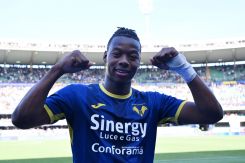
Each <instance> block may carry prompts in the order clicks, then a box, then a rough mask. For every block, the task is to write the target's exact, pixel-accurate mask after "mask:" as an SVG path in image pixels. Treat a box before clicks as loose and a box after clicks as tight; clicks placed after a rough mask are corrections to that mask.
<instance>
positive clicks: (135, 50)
mask: <svg viewBox="0 0 245 163" xmlns="http://www.w3.org/2000/svg"><path fill="white" fill-rule="evenodd" d="M114 50H118V51H123V52H125V51H124V50H122V49H121V48H119V47H115V48H113V49H112V51H114ZM126 52H127V53H128V52H130V53H132V52H135V53H138V54H139V53H140V52H139V51H138V50H137V49H136V48H134V49H129V50H127V51H126Z"/></svg>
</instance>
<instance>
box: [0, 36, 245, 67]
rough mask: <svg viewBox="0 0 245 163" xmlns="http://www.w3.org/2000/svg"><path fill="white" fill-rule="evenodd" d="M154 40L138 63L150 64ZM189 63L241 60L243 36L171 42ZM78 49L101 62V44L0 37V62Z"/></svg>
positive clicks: (37, 60) (49, 60)
mask: <svg viewBox="0 0 245 163" xmlns="http://www.w3.org/2000/svg"><path fill="white" fill-rule="evenodd" d="M167 46H168V45H162V44H158V43H154V44H143V45H142V60H141V62H142V64H146V65H147V64H150V58H151V57H153V56H154V55H155V54H156V53H157V52H158V51H160V49H161V48H163V47H167ZM171 46H173V47H175V48H176V49H177V50H178V51H180V52H182V53H184V55H185V56H186V57H187V60H188V61H189V62H191V63H217V62H233V61H245V39H237V40H222V41H216V42H215V41H209V42H201V43H200V42H199V43H184V44H171ZM76 49H79V50H81V51H82V52H84V54H85V56H86V57H87V58H88V59H89V60H90V61H92V62H94V63H95V65H104V63H103V59H102V56H103V53H104V51H105V50H106V45H105V44H87V43H82V44H80V43H70V44H69V43H47V42H45V43H40V42H39V43H35V42H23V41H21V42H20V41H6V40H5V41H4V40H3V41H1V40H0V64H24V65H53V64H55V63H56V62H57V61H58V59H59V58H61V57H62V56H63V55H65V54H66V53H68V52H70V51H72V50H76Z"/></svg>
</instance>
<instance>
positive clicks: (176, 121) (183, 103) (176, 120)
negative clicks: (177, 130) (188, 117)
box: [174, 101, 187, 124]
mask: <svg viewBox="0 0 245 163" xmlns="http://www.w3.org/2000/svg"><path fill="white" fill-rule="evenodd" d="M186 102H187V101H183V102H182V103H181V104H180V105H179V107H178V110H177V112H176V113H175V117H174V122H175V123H176V124H178V119H179V114H180V112H181V110H182V109H183V107H184V105H185V104H186Z"/></svg>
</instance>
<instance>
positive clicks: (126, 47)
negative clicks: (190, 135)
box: [12, 36, 223, 129]
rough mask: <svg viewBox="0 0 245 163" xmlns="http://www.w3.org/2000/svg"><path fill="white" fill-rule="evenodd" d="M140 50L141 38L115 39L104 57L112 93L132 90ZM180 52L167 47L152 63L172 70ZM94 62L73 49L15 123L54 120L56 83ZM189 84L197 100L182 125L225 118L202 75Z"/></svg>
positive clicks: (24, 101)
mask: <svg viewBox="0 0 245 163" xmlns="http://www.w3.org/2000/svg"><path fill="white" fill-rule="evenodd" d="M140 53H141V45H140V43H139V42H138V41H137V40H134V39H132V38H128V37H123V36H118V37H114V38H113V39H112V41H111V43H110V45H109V47H108V49H107V51H106V52H105V53H104V57H103V59H104V61H105V63H106V66H107V68H106V74H105V82H104V83H103V84H104V87H105V88H106V89H107V90H108V91H109V92H111V93H113V94H118V95H126V94H128V93H129V91H130V89H131V80H132V78H133V76H134V75H135V73H136V72H137V69H138V67H139V65H140ZM177 54H178V52H177V51H176V50H175V49H174V48H163V49H162V50H161V51H160V52H158V53H157V54H156V55H155V56H154V57H153V58H152V59H151V62H152V64H153V65H155V66H157V67H158V68H160V69H168V67H167V66H166V64H165V63H166V62H167V61H169V60H170V59H172V58H174V57H175V56H176V55H177ZM91 65H92V64H91V63H90V62H89V60H88V59H87V58H86V57H85V56H84V55H83V54H82V53H81V52H80V51H73V52H72V53H70V54H69V55H67V56H65V57H64V58H62V59H61V60H60V61H58V62H57V63H56V64H55V65H54V66H53V67H52V68H51V70H50V71H49V72H48V73H47V74H46V75H45V76H44V77H43V78H42V79H41V80H40V81H39V82H38V83H37V84H36V85H35V86H33V87H32V88H31V90H30V91H29V92H28V93H27V94H26V95H25V96H24V98H23V99H22V100H21V102H20V103H19V104H18V106H17V107H16V109H15V111H14V112H13V114H12V122H13V124H14V125H15V126H17V127H19V128H22V129H28V128H32V127H36V126H40V125H43V124H49V123H50V119H49V116H48V114H47V113H46V111H45V109H44V108H43V106H44V102H45V99H46V98H47V95H48V92H49V91H50V89H51V88H52V86H53V85H54V83H55V82H56V81H57V80H58V79H59V78H60V77H61V76H62V75H63V74H65V73H73V72H78V71H81V70H85V69H88V68H89V67H90V66H91ZM188 86H189V88H190V90H191V93H192V95H193V98H194V101H195V102H187V103H186V104H185V105H184V107H183V109H182V111H181V112H180V115H179V119H178V121H179V123H180V124H210V123H216V122H217V121H219V120H220V119H222V117H223V110H222V107H221V106H220V104H219V102H218V101H217V99H216V98H215V96H214V95H213V93H212V92H211V91H210V90H209V88H208V87H207V86H206V85H205V84H204V83H203V81H202V80H201V79H200V78H199V77H198V76H196V77H195V78H194V79H193V80H192V81H191V82H190V83H188ZM118 88H120V89H118Z"/></svg>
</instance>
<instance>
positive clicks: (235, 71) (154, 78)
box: [0, 65, 245, 84]
mask: <svg viewBox="0 0 245 163" xmlns="http://www.w3.org/2000/svg"><path fill="white" fill-rule="evenodd" d="M195 69H196V71H197V73H198V74H199V76H201V77H202V79H203V80H205V81H210V82H222V81H231V80H236V81H237V80H245V65H236V66H233V65H231V66H213V67H208V68H206V67H196V68H195ZM48 70H49V68H29V67H23V66H22V67H17V66H12V67H3V66H0V83H36V82H37V81H38V80H39V79H40V78H41V77H42V76H44V75H45V74H46V73H47V71H48ZM104 74H105V69H104V68H103V67H94V68H91V69H89V70H85V71H80V72H78V73H73V74H65V75H63V76H62V77H61V78H60V79H59V81H58V82H61V83H65V84H68V83H99V82H101V81H102V80H103V79H104ZM134 82H136V83H152V82H153V83H154V82H159V83H162V82H164V83H184V81H183V79H182V78H181V77H180V76H179V75H178V74H176V73H173V72H171V71H166V70H160V69H157V68H154V67H152V66H145V67H144V68H142V67H141V68H140V69H139V70H138V72H137V74H136V75H135V78H134Z"/></svg>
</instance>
